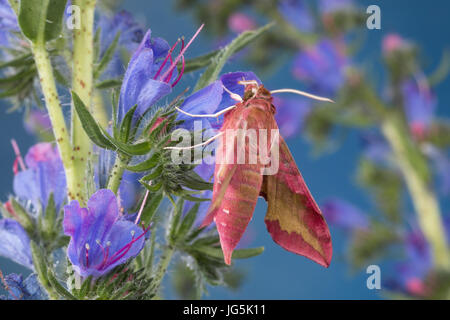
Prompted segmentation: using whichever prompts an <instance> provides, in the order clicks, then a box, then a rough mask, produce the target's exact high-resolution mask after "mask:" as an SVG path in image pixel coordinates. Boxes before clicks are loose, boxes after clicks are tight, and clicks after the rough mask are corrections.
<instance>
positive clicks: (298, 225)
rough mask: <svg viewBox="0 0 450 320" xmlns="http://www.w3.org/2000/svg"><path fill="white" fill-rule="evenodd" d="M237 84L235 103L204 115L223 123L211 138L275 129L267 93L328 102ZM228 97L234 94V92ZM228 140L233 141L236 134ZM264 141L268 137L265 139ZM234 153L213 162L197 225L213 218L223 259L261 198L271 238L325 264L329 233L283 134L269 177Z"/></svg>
mask: <svg viewBox="0 0 450 320" xmlns="http://www.w3.org/2000/svg"><path fill="white" fill-rule="evenodd" d="M240 84H242V85H245V94H244V97H243V98H240V97H238V98H237V99H236V100H239V102H238V103H237V104H236V105H234V106H232V107H229V108H227V109H225V110H223V111H221V112H220V113H217V114H215V115H210V116H212V117H217V116H219V115H221V114H224V122H223V125H222V127H221V129H220V133H219V134H218V135H217V136H219V135H225V133H226V132H227V130H237V129H244V130H248V129H255V131H256V132H257V133H258V135H259V132H260V131H259V129H266V130H267V132H272V129H275V131H278V130H277V129H278V125H277V123H276V121H275V117H274V115H275V112H276V107H275V106H274V105H273V103H272V101H273V98H272V93H280V92H292V93H297V94H301V95H305V96H308V97H310V98H314V99H318V100H322V101H330V100H329V99H326V98H321V97H317V96H313V95H310V94H307V93H304V92H301V91H297V90H292V89H281V90H275V91H272V92H270V91H268V90H267V89H266V88H264V86H263V85H259V84H258V83H257V82H256V81H241V82H240ZM232 96H234V97H235V98H236V95H235V94H232ZM179 111H181V112H183V111H182V110H180V109H179ZM191 116H193V115H191ZM203 116H204V115H203ZM234 139H238V138H237V136H235V138H234ZM266 139H267V140H268V141H271V138H266ZM258 141H260V139H259V137H258ZM232 142H233V147H230V150H232V148H236V146H237V143H235V142H236V141H232ZM227 143H230V141H229V140H227V139H225V138H223V139H220V140H219V143H218V149H219V150H228V149H227V147H226V144H227ZM244 148H245V153H246V157H245V159H249V153H250V149H251V148H252V146H250V145H249V142H245V147H244ZM216 150H217V149H216ZM234 151H236V149H234ZM267 152H270V150H267ZM237 156H238V152H233V155H232V157H234V159H233V161H221V162H220V163H218V162H216V166H215V172H214V187H213V198H212V202H211V205H210V208H209V210H208V212H207V216H206V217H205V219H204V221H203V223H202V227H205V226H208V225H209V224H211V223H212V222H213V221H214V222H215V223H216V226H217V230H218V233H219V237H220V243H221V246H222V251H223V254H224V259H225V263H226V264H231V257H232V253H233V250H234V249H235V248H236V246H237V244H238V243H239V241H240V239H241V237H242V236H243V234H244V232H245V230H246V228H247V226H248V224H249V222H250V220H251V219H252V216H253V212H254V210H255V206H256V202H257V200H258V197H259V196H261V197H263V198H264V199H265V200H266V201H267V203H268V209H267V214H266V217H265V223H266V226H267V230H268V231H269V233H270V235H271V236H272V239H273V240H274V241H275V242H276V243H277V244H278V245H280V246H281V247H283V248H284V249H286V250H288V251H290V252H293V253H296V254H299V255H302V256H305V257H307V258H309V259H311V260H313V261H315V262H317V263H318V264H320V265H322V266H324V267H328V266H329V264H330V262H331V257H332V245H331V236H330V231H329V229H328V226H327V223H326V221H325V219H324V217H323V215H322V212H321V211H320V208H319V207H318V205H317V204H316V202H315V200H314V198H313V197H312V195H311V193H310V191H309V189H308V187H307V186H306V183H305V181H304V180H303V177H302V175H301V173H300V171H299V169H298V167H297V165H296V163H295V161H294V158H293V157H292V155H291V152H290V151H289V148H288V146H287V144H286V142H285V141H284V140H283V138H282V137H279V169H278V172H277V173H276V174H274V175H262V174H261V169H262V168H263V167H264V165H263V164H261V163H262V161H257V163H250V162H249V163H243V164H239V163H238V161H237V159H236V157H237ZM258 156H259V155H258Z"/></svg>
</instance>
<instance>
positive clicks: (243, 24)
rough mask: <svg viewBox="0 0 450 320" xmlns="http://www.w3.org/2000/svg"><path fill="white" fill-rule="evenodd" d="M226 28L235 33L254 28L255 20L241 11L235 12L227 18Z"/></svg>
mask: <svg viewBox="0 0 450 320" xmlns="http://www.w3.org/2000/svg"><path fill="white" fill-rule="evenodd" d="M228 28H230V30H231V31H233V32H235V33H242V32H244V31H247V30H252V29H255V28H256V22H255V21H254V20H253V19H252V18H251V17H250V16H248V15H246V14H245V13H242V12H235V13H233V14H232V15H231V16H230V17H229V18H228Z"/></svg>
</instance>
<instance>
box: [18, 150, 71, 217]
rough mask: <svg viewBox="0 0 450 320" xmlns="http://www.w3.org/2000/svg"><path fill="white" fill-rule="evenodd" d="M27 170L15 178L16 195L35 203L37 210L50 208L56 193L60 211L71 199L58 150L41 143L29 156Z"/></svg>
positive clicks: (57, 205) (26, 157)
mask: <svg viewBox="0 0 450 320" xmlns="http://www.w3.org/2000/svg"><path fill="white" fill-rule="evenodd" d="M25 164H26V165H27V167H28V168H27V169H25V170H23V171H20V172H18V173H17V174H16V175H15V176H14V183H13V188H14V193H15V194H16V195H17V196H18V197H19V198H20V199H22V200H25V201H31V203H32V204H33V206H34V207H35V208H40V207H41V206H42V207H43V208H45V207H46V206H47V203H48V200H49V197H50V194H51V193H53V196H54V200H55V205H56V209H57V211H59V208H60V207H61V206H62V204H63V202H64V201H65V199H66V197H67V186H66V176H65V173H64V166H63V164H62V161H61V158H60V156H59V152H58V149H57V147H53V146H52V144H50V143H38V144H36V145H34V146H33V147H31V148H30V150H29V151H28V153H27V155H26V156H25Z"/></svg>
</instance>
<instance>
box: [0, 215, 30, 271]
mask: <svg viewBox="0 0 450 320" xmlns="http://www.w3.org/2000/svg"><path fill="white" fill-rule="evenodd" d="M0 239H1V241H0V256H3V257H6V258H8V259H11V260H12V261H14V262H16V263H18V264H21V265H23V266H24V267H27V268H28V269H31V270H33V259H32V258H31V249H30V239H29V238H28V235H27V233H26V231H25V230H24V229H23V228H22V226H21V225H20V223H18V222H17V221H16V220H14V219H1V220H0Z"/></svg>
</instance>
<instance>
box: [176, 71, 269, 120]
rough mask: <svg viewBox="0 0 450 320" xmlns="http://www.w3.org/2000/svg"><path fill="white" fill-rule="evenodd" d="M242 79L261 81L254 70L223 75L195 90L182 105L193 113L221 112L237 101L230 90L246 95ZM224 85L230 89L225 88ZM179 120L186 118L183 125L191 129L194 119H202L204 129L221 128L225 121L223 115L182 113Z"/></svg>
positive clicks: (183, 108) (181, 107)
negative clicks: (195, 115) (203, 115)
mask: <svg viewBox="0 0 450 320" xmlns="http://www.w3.org/2000/svg"><path fill="white" fill-rule="evenodd" d="M241 80H256V81H258V83H261V81H260V80H259V79H258V77H257V76H256V75H255V74H254V73H253V72H232V73H227V74H225V75H223V76H222V77H221V78H220V80H217V81H215V82H213V83H212V84H210V85H209V86H207V87H205V88H203V89H201V90H199V91H197V92H195V93H194V94H192V95H191V96H190V97H188V98H187V99H186V100H185V101H184V102H183V104H182V105H181V106H180V109H182V110H183V111H185V112H188V113H191V114H214V113H217V112H220V111H222V110H224V109H226V108H228V107H231V106H233V105H235V104H236V103H237V101H235V100H233V99H232V98H231V96H230V93H229V92H232V93H235V94H237V95H239V96H241V97H243V96H244V89H245V87H244V86H243V85H241V84H239V83H238V82H239V81H241ZM224 87H225V88H226V89H227V90H228V91H229V92H227V91H226V90H224ZM177 120H184V121H185V123H184V124H183V126H182V127H184V128H188V129H191V128H192V123H193V122H194V121H196V120H197V121H198V120H202V125H203V129H209V128H211V127H212V128H214V129H217V128H220V126H221V125H222V123H223V115H222V116H220V117H218V118H217V119H216V118H195V117H190V116H188V115H185V114H183V113H180V114H179V115H178V117H177Z"/></svg>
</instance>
